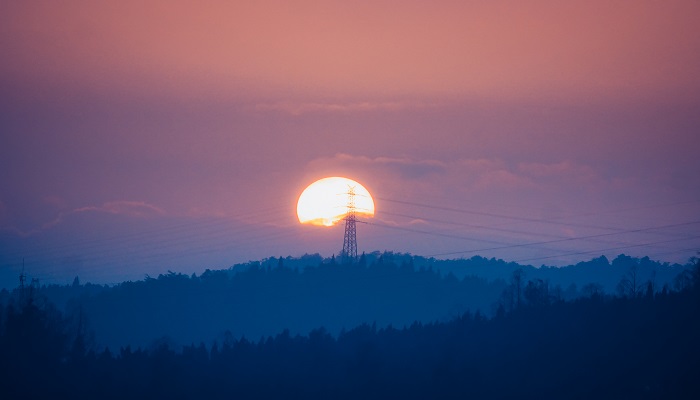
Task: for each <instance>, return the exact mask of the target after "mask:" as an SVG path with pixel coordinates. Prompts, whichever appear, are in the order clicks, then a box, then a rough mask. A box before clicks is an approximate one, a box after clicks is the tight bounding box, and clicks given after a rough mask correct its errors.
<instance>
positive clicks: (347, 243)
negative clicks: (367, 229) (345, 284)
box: [340, 186, 357, 264]
mask: <svg viewBox="0 0 700 400" xmlns="http://www.w3.org/2000/svg"><path fill="white" fill-rule="evenodd" d="M355 221H356V217H355V187H354V186H351V187H349V188H348V213H347V215H346V216H345V237H344V238H343V251H342V252H341V253H340V255H341V260H342V262H343V263H344V264H351V263H353V262H354V261H355V260H357V229H356V228H355Z"/></svg>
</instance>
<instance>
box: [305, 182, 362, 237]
mask: <svg viewBox="0 0 700 400" xmlns="http://www.w3.org/2000/svg"><path fill="white" fill-rule="evenodd" d="M350 189H353V191H354V192H355V214H356V215H358V216H366V217H373V216H374V200H372V195H370V194H369V191H368V190H367V189H365V187H364V186H362V185H361V184H359V183H357V182H355V181H353V180H352V179H348V178H342V177H338V176H333V177H329V178H323V179H319V180H317V181H316V182H314V183H312V184H310V185H309V186H308V187H307V188H306V189H304V191H303V192H302V193H301V196H299V201H298V202H297V217H298V218H299V222H301V223H302V224H312V225H325V226H332V225H335V224H336V223H337V222H338V221H340V220H342V219H343V218H345V216H346V215H347V213H348V205H349V202H350V193H349V192H350Z"/></svg>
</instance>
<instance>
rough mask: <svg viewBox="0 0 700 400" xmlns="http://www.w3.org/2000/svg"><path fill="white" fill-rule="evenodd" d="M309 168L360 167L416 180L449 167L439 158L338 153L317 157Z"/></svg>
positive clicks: (437, 173) (442, 171)
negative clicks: (417, 158)
mask: <svg viewBox="0 0 700 400" xmlns="http://www.w3.org/2000/svg"><path fill="white" fill-rule="evenodd" d="M308 168H309V169H314V168H337V169H349V170H353V169H360V170H364V171H368V172H369V171H373V172H372V173H378V174H381V175H391V176H396V177H400V178H401V179H410V180H416V179H422V178H425V177H427V176H431V175H439V174H443V173H444V172H445V171H446V169H447V164H445V163H444V162H442V161H438V160H416V159H411V158H407V157H374V158H372V157H367V156H354V155H350V154H346V153H338V154H336V155H335V156H333V157H326V158H320V159H316V160H314V161H312V162H311V163H309V166H308Z"/></svg>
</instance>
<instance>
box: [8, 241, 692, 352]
mask: <svg viewBox="0 0 700 400" xmlns="http://www.w3.org/2000/svg"><path fill="white" fill-rule="evenodd" d="M687 267H688V266H680V265H665V264H659V263H657V262H653V261H651V260H649V259H648V258H643V259H635V258H631V257H627V256H619V257H617V258H616V259H615V260H613V262H612V263H610V262H608V260H607V259H605V258H604V257H601V258H597V259H594V260H591V261H589V262H586V263H581V264H578V265H575V266H569V267H563V268H547V267H542V268H534V267H531V266H522V265H518V264H515V263H506V262H504V261H502V260H496V259H485V258H481V257H473V258H471V259H466V260H436V259H426V258H423V257H418V256H411V255H408V254H395V253H390V252H385V253H371V254H367V255H364V256H363V257H362V258H361V260H360V262H359V263H357V264H354V265H341V264H340V263H338V262H336V260H335V259H333V258H331V259H323V258H321V257H320V256H318V255H306V256H304V257H301V258H291V257H288V258H270V259H266V260H264V261H262V262H251V263H247V264H243V265H237V266H234V267H232V268H230V269H227V270H218V271H210V270H207V271H206V272H204V273H203V274H201V275H200V276H196V275H194V274H192V275H183V274H179V273H170V274H165V275H160V276H158V277H157V278H151V277H147V278H146V279H144V280H141V281H136V282H124V283H121V284H118V285H115V286H111V287H108V286H101V285H94V284H80V283H79V280H78V279H77V278H76V280H75V282H74V284H73V285H67V286H58V285H50V286H43V287H41V288H35V290H34V293H33V295H34V296H35V297H36V298H37V299H39V300H41V299H46V300H48V301H50V302H52V303H54V304H56V305H57V306H58V308H59V309H61V310H65V311H66V312H68V313H69V314H71V315H77V314H80V315H81V318H83V319H84V320H85V321H86V323H87V326H89V327H90V329H91V330H92V331H93V332H94V333H95V343H96V345H97V346H98V347H104V346H110V347H111V348H118V347H120V346H126V345H132V346H135V347H136V346H144V347H145V346H148V345H150V344H151V343H152V342H153V341H154V340H156V339H158V338H166V340H168V341H170V342H171V343H174V344H177V345H182V344H188V343H191V342H199V341H207V342H211V340H214V339H215V338H221V337H223V335H224V334H225V333H227V334H228V335H230V336H232V337H241V336H245V337H247V338H252V339H257V338H259V337H261V336H268V335H274V334H276V333H278V332H281V331H282V330H284V329H288V330H289V331H290V332H291V333H292V334H306V333H308V332H309V331H310V330H312V329H315V328H318V327H320V326H323V327H324V328H325V329H327V330H328V332H330V333H331V334H334V335H337V334H338V333H339V332H340V331H341V330H342V329H350V328H352V327H354V326H357V325H359V324H362V323H370V324H372V323H376V324H377V326H379V327H384V326H387V325H389V324H392V325H393V326H397V327H401V326H407V325H410V324H412V323H413V322H415V321H421V322H424V323H427V322H433V321H445V320H449V319H451V318H454V317H455V316H457V315H461V314H462V313H464V312H466V311H472V312H475V311H479V312H480V313H481V314H482V315H486V316H491V315H494V314H495V312H496V311H497V309H498V307H499V306H501V307H502V308H503V309H505V310H507V311H509V310H511V309H513V308H514V307H515V306H516V305H517V304H520V303H522V302H525V301H527V300H528V297H529V298H530V301H535V300H533V299H535V298H538V299H539V300H536V301H541V300H542V298H546V299H545V300H547V301H549V300H571V299H575V298H577V297H579V296H582V295H585V296H590V295H592V294H596V293H603V292H607V293H619V294H622V295H632V296H633V297H634V296H635V295H636V294H637V293H642V292H646V291H648V290H651V291H652V292H661V291H663V290H664V287H666V288H682V287H683V286H685V285H687V282H686V281H687V279H683V277H684V276H685V275H683V274H681V273H682V272H683V271H687ZM679 274H680V275H679ZM686 278H687V276H686ZM2 296H3V298H2V301H3V302H7V301H8V300H9V298H10V296H11V295H10V293H9V292H7V291H5V292H4V294H3V295H2Z"/></svg>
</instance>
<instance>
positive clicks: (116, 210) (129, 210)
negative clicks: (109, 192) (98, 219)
mask: <svg viewBox="0 0 700 400" xmlns="http://www.w3.org/2000/svg"><path fill="white" fill-rule="evenodd" d="M0 211H1V208H0ZM88 212H97V213H106V214H115V215H122V216H128V217H134V218H148V217H153V216H159V215H165V211H164V210H163V209H161V208H159V207H157V206H154V205H152V204H148V203H146V202H143V201H125V200H118V201H110V202H106V203H104V204H102V205H101V206H86V207H80V208H76V209H74V210H71V211H67V212H62V213H59V214H58V216H57V217H56V218H55V219H53V220H52V221H50V222H47V223H45V224H43V225H42V226H41V227H40V228H38V229H32V230H29V231H22V230H19V229H17V228H9V230H10V231H12V232H14V233H16V234H17V235H18V236H21V237H28V236H31V235H34V234H37V233H40V232H43V231H46V230H48V229H51V228H53V227H55V226H56V225H59V224H61V223H63V222H64V221H65V220H66V219H67V218H68V217H70V216H71V215H75V214H81V213H88Z"/></svg>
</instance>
